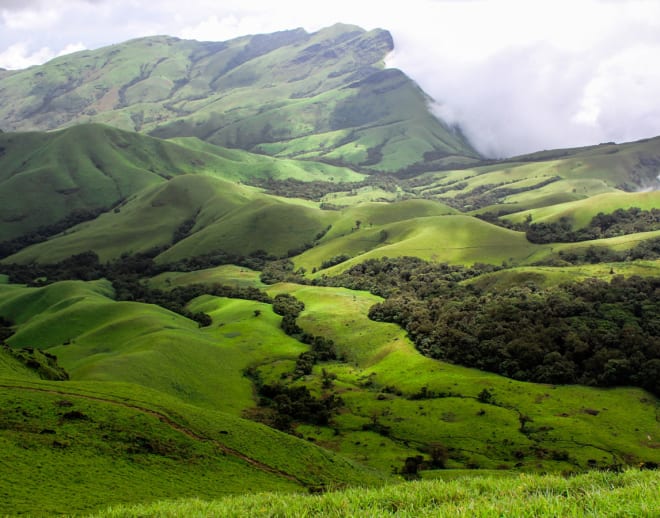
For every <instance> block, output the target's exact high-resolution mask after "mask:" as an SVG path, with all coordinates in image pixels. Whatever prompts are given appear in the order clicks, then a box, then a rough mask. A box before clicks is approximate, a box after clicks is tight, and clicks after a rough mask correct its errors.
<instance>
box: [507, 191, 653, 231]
mask: <svg viewBox="0 0 660 518" xmlns="http://www.w3.org/2000/svg"><path fill="white" fill-rule="evenodd" d="M658 206H660V191H649V192H635V193H628V192H613V193H606V194H599V195H597V196H592V197H590V198H587V199H585V200H579V201H574V202H568V203H560V204H556V205H552V206H549V207H543V208H540V209H533V210H528V211H523V212H518V213H516V214H514V215H511V216H509V217H507V218H505V219H508V220H510V221H512V222H515V223H522V222H523V221H525V219H526V218H528V217H529V216H531V218H532V222H533V223H541V222H552V221H558V220H559V219H560V218H563V217H565V218H568V219H569V221H570V222H571V224H572V228H573V229H578V228H582V227H585V226H587V225H588V224H589V222H590V221H591V218H593V217H594V216H595V215H596V214H598V213H600V212H602V213H604V214H610V213H612V212H614V211H615V210H617V209H628V208H630V207H638V208H640V209H642V210H650V209H653V208H657V207H658Z"/></svg>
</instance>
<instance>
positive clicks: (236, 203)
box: [6, 175, 333, 263]
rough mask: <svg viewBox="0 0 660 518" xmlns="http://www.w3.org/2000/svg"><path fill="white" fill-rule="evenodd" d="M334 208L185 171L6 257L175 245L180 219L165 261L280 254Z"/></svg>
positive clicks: (53, 257) (106, 253)
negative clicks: (183, 227)
mask: <svg viewBox="0 0 660 518" xmlns="http://www.w3.org/2000/svg"><path fill="white" fill-rule="evenodd" d="M332 215H333V214H332V213H329V212H327V211H321V210H318V209H313V208H309V207H306V206H305V205H301V204H297V203H288V202H286V201H282V200H280V199H277V198H274V197H272V196H267V195H263V194H261V193H259V192H258V191H256V190H255V189H252V188H248V187H244V186H241V185H238V184H235V183H231V182H227V181H224V180H221V179H218V178H214V177H211V176H207V175H185V176H181V177H178V178H174V179H172V180H170V181H169V182H167V183H164V184H163V185H159V186H156V187H154V188H151V189H148V190H145V191H143V192H141V193H139V194H138V195H136V196H135V197H133V198H132V199H130V200H129V201H128V202H127V203H126V204H125V205H122V206H121V207H119V208H118V209H116V210H114V211H110V212H108V213H105V214H103V215H101V216H100V217H99V218H97V219H96V220H94V221H90V222H86V223H83V224H81V225H78V226H77V227H74V228H73V229H71V230H70V231H69V232H67V233H66V234H65V235H62V236H59V237H56V238H53V239H51V240H50V241H47V242H44V243H40V244H37V245H34V246H32V247H29V248H26V249H24V250H23V251H21V252H19V253H18V254H16V255H14V256H11V257H9V258H7V259H6V261H9V262H23V263H24V262H29V261H33V260H37V261H39V262H56V261H58V260H61V259H63V258H65V257H68V256H70V255H73V254H76V253H80V252H83V251H85V250H93V251H95V252H96V253H98V254H99V256H100V257H101V259H102V260H104V261H105V260H108V259H115V258H117V257H119V256H120V255H121V254H123V253H136V252H144V251H147V250H149V249H152V248H154V247H166V246H169V245H172V243H173V241H174V240H175V232H176V231H177V229H179V228H180V227H181V225H182V224H183V223H184V222H189V223H190V224H192V226H191V227H190V229H189V231H188V232H187V233H183V234H182V235H180V236H179V239H181V240H180V241H178V242H177V243H176V244H175V245H174V246H173V247H172V248H171V249H170V250H168V251H167V252H166V253H165V254H163V257H162V259H163V260H176V259H180V258H182V257H189V256H193V255H201V254H204V253H209V252H213V251H217V250H225V251H228V252H234V253H239V254H249V253H251V252H254V251H256V250H266V251H268V252H270V253H274V254H277V255H281V254H286V252H287V250H289V249H291V248H296V247H299V246H301V245H303V244H305V243H308V242H312V241H313V240H314V237H315V236H316V235H317V234H318V233H319V232H320V231H322V230H323V229H324V228H325V227H326V226H327V225H328V224H329V218H331V217H332Z"/></svg>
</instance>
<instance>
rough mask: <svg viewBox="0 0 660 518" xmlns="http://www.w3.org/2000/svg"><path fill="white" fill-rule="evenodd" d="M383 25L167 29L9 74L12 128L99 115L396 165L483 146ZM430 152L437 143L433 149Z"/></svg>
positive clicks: (223, 140) (160, 131)
mask: <svg viewBox="0 0 660 518" xmlns="http://www.w3.org/2000/svg"><path fill="white" fill-rule="evenodd" d="M392 49H393V41H392V37H391V35H390V34H389V33H388V32H387V31H384V30H381V29H376V30H373V31H365V30H363V29H360V28H359V27H355V26H351V25H341V24H338V25H335V26H332V27H329V28H326V29H323V30H321V31H318V32H315V33H312V34H308V33H307V32H305V31H304V30H302V29H296V30H291V31H282V32H277V33H273V34H265V35H256V36H244V37H240V38H236V39H233V40H230V41H226V42H197V41H189V40H180V39H177V38H171V37H167V36H156V37H150V38H142V39H137V40H132V41H128V42H125V43H121V44H118V45H112V46H110V47H105V48H101V49H98V50H92V51H84V52H78V53H75V54H72V55H68V56H65V57H61V58H57V59H55V60H53V61H51V62H49V63H47V64H45V65H42V66H39V67H32V68H30V69H28V70H23V71H19V72H15V73H11V74H8V75H6V76H0V95H2V97H3V98H5V99H12V101H13V102H11V103H7V104H5V105H3V107H2V108H0V126H2V127H3V128H4V129H6V130H10V131H15V130H34V129H40V130H50V129H55V128H60V127H63V126H67V125H72V124H78V123H81V122H90V121H94V122H102V123H105V124H109V125H112V126H116V127H120V128H123V129H127V130H133V131H139V132H143V133H150V134H153V135H154V136H158V137H167V138H169V137H181V136H194V137H199V138H201V139H203V140H206V141H209V142H212V143H215V144H219V145H222V146H228V147H235V148H241V149H246V150H252V151H258V152H261V153H266V154H271V155H278V156H286V157H298V156H304V157H315V158H322V159H325V160H331V161H334V162H338V163H346V164H351V165H354V166H355V165H359V166H362V167H368V168H373V169H377V170H388V171H396V170H399V169H404V168H406V167H408V166H411V165H413V164H417V163H419V162H421V161H422V160H423V159H424V156H425V154H427V153H429V154H431V155H432V156H433V158H437V159H447V158H448V157H449V159H450V160H451V159H452V157H454V156H456V157H457V158H456V160H457V161H461V160H465V159H466V157H468V158H472V159H474V158H476V157H477V154H476V152H475V151H474V150H473V149H472V147H471V146H470V144H469V143H468V142H467V141H466V140H465V138H464V137H463V136H462V135H461V134H460V132H457V131H454V130H453V129H451V128H450V127H449V126H448V125H447V124H445V123H444V122H442V121H440V120H438V119H437V118H436V117H434V116H433V115H432V114H431V113H430V112H429V110H428V107H427V104H428V100H429V99H428V97H427V96H426V94H424V92H422V91H421V89H420V88H419V87H418V86H417V85H416V84H415V83H414V82H413V81H412V80H410V79H409V78H408V77H407V76H405V75H404V74H403V73H402V72H400V71H398V70H385V69H384V59H385V57H386V55H387V54H388V53H389V52H391V51H392ZM427 156H429V155H427Z"/></svg>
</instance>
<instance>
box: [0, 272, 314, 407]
mask: <svg viewBox="0 0 660 518" xmlns="http://www.w3.org/2000/svg"><path fill="white" fill-rule="evenodd" d="M0 290H1V291H0V293H1V294H2V302H0V315H2V316H4V317H5V318H9V319H10V320H12V321H14V322H15V323H16V324H17V325H18V329H17V332H16V334H15V335H13V336H12V337H11V338H10V339H9V340H8V343H9V344H10V345H11V346H14V347H27V346H31V347H37V348H40V349H48V350H49V351H50V352H52V353H54V354H56V355H57V357H58V358H59V361H60V364H61V366H63V367H64V368H65V369H66V370H67V371H68V372H69V373H70V375H71V377H72V379H75V380H96V381H122V382H130V383H135V384H138V385H142V386H145V387H150V388H153V389H157V390H160V391H161V392H164V393H168V394H171V395H173V396H176V397H179V398H182V399H183V400H185V401H188V402H190V403H194V404H196V405H201V406H205V407H209V408H216V409H220V410H223V411H228V412H233V413H240V411H241V410H243V409H245V408H248V407H250V406H252V388H251V384H250V382H249V380H248V379H247V378H245V377H244V376H243V370H244V369H245V368H246V367H248V366H249V365H250V364H251V363H253V362H258V361H264V360H265V359H268V358H295V356H297V355H298V354H300V352H302V351H303V350H304V348H303V346H302V345H301V344H299V343H298V342H297V341H295V340H293V339H291V338H289V337H288V336H286V335H285V334H284V333H283V332H282V331H281V330H280V329H279V320H280V317H279V316H277V315H275V314H274V313H273V312H272V310H271V307H270V305H268V304H263V303H259V302H254V301H242V300H220V301H219V302H217V303H216V305H215V306H214V307H213V308H212V310H211V311H210V314H211V316H212V317H213V318H214V325H212V326H211V327H209V328H204V329H199V328H198V325H197V323H196V322H193V321H191V320H188V319H186V318H184V317H182V316H180V315H177V314H175V313H172V312H170V311H167V310H165V309H162V308H160V307H158V306H153V305H148V304H139V303H134V302H115V301H114V300H112V299H110V298H108V295H110V293H108V290H110V286H109V283H107V282H105V281H98V282H94V283H83V282H79V281H66V282H59V283H55V284H53V285H50V286H47V287H44V288H39V289H37V288H23V289H12V288H9V287H7V288H6V287H5V286H2V287H0ZM194 310H195V311H200V310H206V307H205V306H204V301H203V300H201V301H199V302H198V303H197V305H196V306H195V307H194ZM255 310H259V313H260V314H259V316H258V317H256V316H255ZM219 326H220V327H219Z"/></svg>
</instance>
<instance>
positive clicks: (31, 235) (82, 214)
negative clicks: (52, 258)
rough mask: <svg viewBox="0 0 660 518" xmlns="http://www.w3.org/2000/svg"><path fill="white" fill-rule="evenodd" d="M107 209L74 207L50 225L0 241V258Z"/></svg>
mask: <svg viewBox="0 0 660 518" xmlns="http://www.w3.org/2000/svg"><path fill="white" fill-rule="evenodd" d="M107 210H108V209H106V208H103V209H76V210H73V211H71V212H70V213H69V214H68V215H67V216H66V217H65V218H64V219H61V220H60V221H57V222H55V223H52V224H50V225H42V226H41V227H39V228H37V229H36V230H33V231H31V232H28V233H26V234H23V235H21V236H18V237H16V238H14V239H8V240H6V241H1V242H0V259H3V258H5V257H8V256H10V255H12V254H15V253H16V252H18V251H19V250H22V249H23V248H25V247H27V246H30V245H34V244H35V243H41V242H42V241H46V239H48V238H49V237H52V236H54V235H56V234H59V233H60V232H64V231H65V230H66V229H68V228H71V227H73V226H74V225H77V224H79V223H82V222H84V221H90V220H92V219H95V218H97V217H98V216H99V215H101V214H103V213H104V212H106V211H107Z"/></svg>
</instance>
